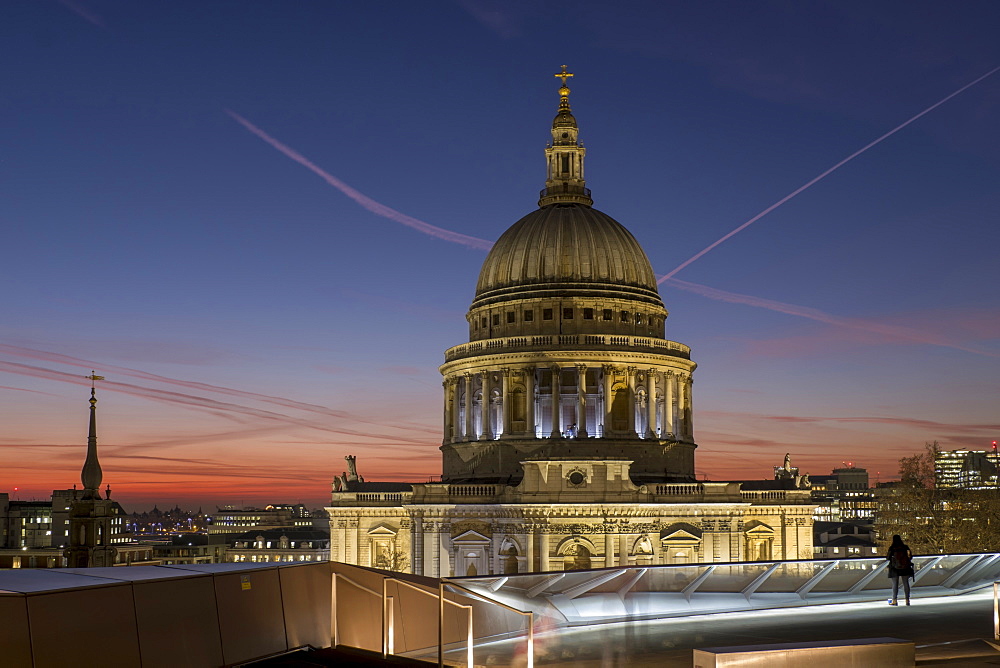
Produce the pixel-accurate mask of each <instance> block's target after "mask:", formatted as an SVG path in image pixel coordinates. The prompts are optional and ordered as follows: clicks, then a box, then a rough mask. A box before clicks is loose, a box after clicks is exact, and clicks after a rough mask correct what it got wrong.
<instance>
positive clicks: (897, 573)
mask: <svg viewBox="0 0 1000 668" xmlns="http://www.w3.org/2000/svg"><path fill="white" fill-rule="evenodd" d="M896 550H905V551H906V554H907V555H908V556H909V557H910V565H909V566H907V567H905V568H893V566H892V553H893V552H895V551H896ZM885 558H886V559H887V560H888V561H889V568H888V569H887V570H888V571H889V577H890V578H894V577H905V578H912V577H913V575H914V573H913V553H912V552H910V547H909V545H907V544H906V543H900V544H898V545H897V544H895V543H893V544H892V545H890V546H889V551H888V552H887V553H886V555H885Z"/></svg>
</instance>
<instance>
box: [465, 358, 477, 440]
mask: <svg viewBox="0 0 1000 668" xmlns="http://www.w3.org/2000/svg"><path fill="white" fill-rule="evenodd" d="M472 395H473V388H472V374H471V373H466V374H465V434H463V436H464V439H463V440H465V441H474V440H476V435H475V433H474V429H475V424H476V423H475V421H474V420H473V417H474V416H473V415H472Z"/></svg>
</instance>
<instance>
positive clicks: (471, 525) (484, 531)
mask: <svg viewBox="0 0 1000 668" xmlns="http://www.w3.org/2000/svg"><path fill="white" fill-rule="evenodd" d="M469 531H474V532H476V533H478V534H479V535H480V536H484V537H489V536H490V535H491V533H492V532H491V531H490V525H489V523H488V522H476V521H474V520H468V521H465V522H455V523H454V524H452V525H451V539H452V540H457V538H458V537H459V536H461V535H463V534H465V533H468V532H469Z"/></svg>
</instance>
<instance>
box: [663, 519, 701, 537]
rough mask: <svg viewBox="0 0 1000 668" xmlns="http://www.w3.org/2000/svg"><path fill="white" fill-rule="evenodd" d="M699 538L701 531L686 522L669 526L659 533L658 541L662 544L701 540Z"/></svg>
mask: <svg viewBox="0 0 1000 668" xmlns="http://www.w3.org/2000/svg"><path fill="white" fill-rule="evenodd" d="M701 536H702V532H701V529H699V528H698V527H696V526H694V525H691V524H688V523H686V522H677V523H676V524H671V525H670V526H668V527H667V528H666V529H663V530H662V531H660V541H663V542H690V541H699V540H701Z"/></svg>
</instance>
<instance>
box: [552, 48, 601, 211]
mask: <svg viewBox="0 0 1000 668" xmlns="http://www.w3.org/2000/svg"><path fill="white" fill-rule="evenodd" d="M555 76H556V78H557V79H561V80H562V85H561V86H560V87H559V111H558V113H557V114H556V117H555V119H553V121H552V143H551V144H549V145H548V146H546V147H545V159H546V169H547V176H546V179H545V189H544V190H543V191H542V192H541V193H540V199H539V200H538V206H547V205H549V204H568V203H576V204H584V205H586V206H590V205H591V204H593V203H594V200H592V199H590V190H589V189H587V187H586V182H585V181H584V180H583V157H584V155H586V153H587V150H586V149H585V148H584V147H583V145H582V144H580V142H579V141H578V135H579V128H578V127H577V125H576V118H574V117H573V112H572V110H571V109H570V107H569V92H570V91H569V87H568V86H567V85H566V79H568V78H569V77H571V76H573V74H572V73H570V72H567V71H566V66H565V65H563V66H562V72H559V73H558V74H556V75H555Z"/></svg>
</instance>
